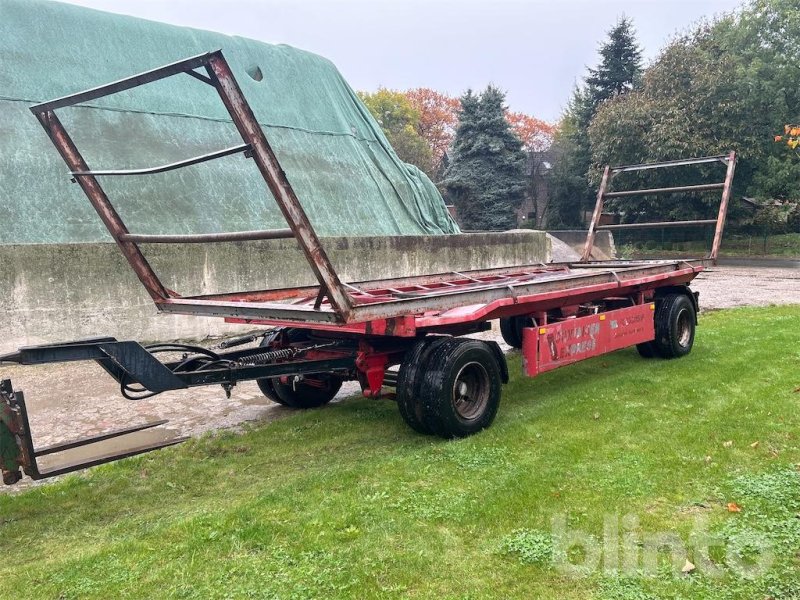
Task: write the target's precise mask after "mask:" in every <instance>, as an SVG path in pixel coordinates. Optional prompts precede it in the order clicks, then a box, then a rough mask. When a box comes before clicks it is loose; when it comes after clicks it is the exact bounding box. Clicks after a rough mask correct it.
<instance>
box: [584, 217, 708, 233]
mask: <svg viewBox="0 0 800 600" xmlns="http://www.w3.org/2000/svg"><path fill="white" fill-rule="evenodd" d="M716 222H717V220H716V219H700V220H691V221H655V222H652V223H622V224H619V225H600V226H598V227H597V228H598V229H603V230H607V231H613V230H617V229H659V228H661V227H694V226H698V225H713V224H714V223H716Z"/></svg>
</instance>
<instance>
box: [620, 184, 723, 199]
mask: <svg viewBox="0 0 800 600" xmlns="http://www.w3.org/2000/svg"><path fill="white" fill-rule="evenodd" d="M724 185H725V183H724V182H720V183H704V184H702V185H680V186H677V187H666V188H650V189H647V190H625V191H621V192H606V195H605V197H606V198H622V197H623V196H646V195H648V194H667V193H669V192H707V191H708V190H720V189H722V188H723V187H724Z"/></svg>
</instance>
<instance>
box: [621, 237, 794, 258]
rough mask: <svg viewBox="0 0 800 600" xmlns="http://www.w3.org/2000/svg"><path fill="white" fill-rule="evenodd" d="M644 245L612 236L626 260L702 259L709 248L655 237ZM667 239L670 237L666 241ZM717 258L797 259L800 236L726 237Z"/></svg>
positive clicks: (694, 243) (693, 242) (701, 244)
mask: <svg viewBox="0 0 800 600" xmlns="http://www.w3.org/2000/svg"><path fill="white" fill-rule="evenodd" d="M653 236H654V237H652V238H651V239H649V240H648V241H647V242H633V243H631V242H627V241H626V239H627V238H626V237H625V234H619V233H618V234H617V235H616V236H615V240H616V244H617V251H618V252H619V254H620V256H622V257H625V258H638V257H643V256H648V257H652V256H655V257H658V258H664V257H668V256H704V255H706V254H708V252H709V250H710V249H711V242H710V241H708V240H706V241H689V242H674V243H669V241H668V242H667V243H665V244H661V243H659V240H658V234H653ZM667 240H669V238H667ZM719 255H720V256H723V257H725V256H727V257H730V258H734V257H755V258H766V257H772V258H797V257H800V233H781V234H776V235H770V236H768V237H766V238H765V237H764V236H760V235H741V234H730V235H725V237H724V238H723V239H722V246H721V247H720V249H719Z"/></svg>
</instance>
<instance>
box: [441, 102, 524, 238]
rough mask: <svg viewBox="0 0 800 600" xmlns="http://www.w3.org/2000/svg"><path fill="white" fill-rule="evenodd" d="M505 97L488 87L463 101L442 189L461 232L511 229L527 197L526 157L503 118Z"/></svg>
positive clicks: (520, 143) (520, 144)
mask: <svg viewBox="0 0 800 600" xmlns="http://www.w3.org/2000/svg"><path fill="white" fill-rule="evenodd" d="M504 102H505V94H504V93H503V92H501V91H500V90H499V89H497V88H496V87H493V86H489V87H487V88H486V90H485V91H484V92H483V93H481V94H480V95H477V94H473V93H472V91H471V90H470V91H467V93H466V94H465V95H464V96H463V97H462V98H461V112H460V113H459V124H458V129H457V130H456V137H455V140H454V142H453V152H452V162H451V163H450V165H449V166H448V167H447V171H446V172H445V178H444V181H443V185H444V188H445V191H446V194H447V196H448V198H449V199H450V200H451V201H452V202H453V204H455V206H456V210H457V211H458V215H459V220H460V221H461V224H462V225H463V227H464V228H465V229H511V228H513V227H515V226H516V220H517V219H516V213H515V211H516V209H517V208H518V207H519V206H520V205H521V204H522V201H523V199H524V196H525V189H526V179H525V153H524V152H523V150H522V142H521V141H520V139H519V138H518V137H517V136H516V135H515V134H514V132H513V131H512V130H511V127H510V126H509V124H508V121H507V120H506V118H505V107H504Z"/></svg>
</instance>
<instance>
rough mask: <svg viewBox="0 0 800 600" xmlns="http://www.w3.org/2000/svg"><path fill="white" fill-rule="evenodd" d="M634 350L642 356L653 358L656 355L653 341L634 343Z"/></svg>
mask: <svg viewBox="0 0 800 600" xmlns="http://www.w3.org/2000/svg"><path fill="white" fill-rule="evenodd" d="M636 350H637V351H638V352H639V356H641V357H642V358H655V357H656V356H657V355H658V351H657V350H656V347H655V344H654V343H653V342H644V343H642V344H636Z"/></svg>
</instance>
